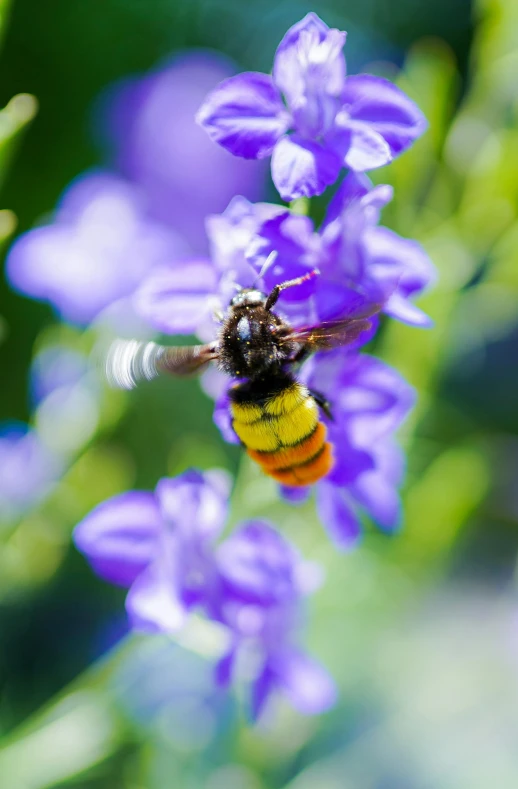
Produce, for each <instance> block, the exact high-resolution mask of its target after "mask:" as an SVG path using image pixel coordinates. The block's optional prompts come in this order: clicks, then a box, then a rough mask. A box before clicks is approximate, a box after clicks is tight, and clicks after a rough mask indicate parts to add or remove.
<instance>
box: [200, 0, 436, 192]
mask: <svg viewBox="0 0 518 789" xmlns="http://www.w3.org/2000/svg"><path fill="white" fill-rule="evenodd" d="M344 44H345V33H343V32H341V31H339V30H333V29H329V28H328V26H327V25H326V24H325V23H324V22H322V20H321V19H320V18H319V17H318V16H317V15H316V14H314V13H310V14H307V16H305V17H304V19H302V20H301V21H300V22H298V23H297V24H296V25H293V27H291V28H290V29H289V30H288V32H287V33H286V35H285V36H284V38H283V39H282V41H281V43H280V44H279V46H278V48H277V52H276V53H275V59H274V64H273V73H272V75H271V76H270V75H269V74H260V73H257V72H247V73H244V74H239V75H237V76H236V77H230V78H229V79H227V80H225V81H224V82H222V83H221V84H220V85H219V86H218V87H217V88H216V90H214V91H213V92H212V93H211V94H210V95H209V97H208V98H207V100H206V101H205V102H204V104H203V105H202V107H201V109H200V110H199V112H198V116H197V118H198V122H199V123H200V124H201V125H202V126H204V128H205V129H206V130H207V132H208V133H209V135H210V136H211V137H212V139H213V140H215V141H216V142H218V143H219V144H220V145H222V146H223V147H224V148H226V149H227V150H228V151H230V152H231V153H233V154H234V155H236V156H242V157H244V158H246V159H263V158H265V157H267V156H271V157H272V178H273V182H274V184H275V186H276V187H277V190H278V192H279V194H280V196H281V197H282V198H283V200H294V199H295V198H297V197H303V196H305V197H313V196H314V195H319V194H321V193H322V192H323V191H324V189H325V188H326V187H327V186H329V185H330V184H333V183H334V182H335V181H336V179H337V178H338V175H339V173H340V170H341V169H342V168H343V167H347V168H349V169H351V170H355V171H358V172H364V171H365V170H372V169H374V168H376V167H381V166H382V165H384V164H388V162H390V161H391V160H392V159H393V158H394V156H397V155H398V154H400V153H401V152H402V151H404V150H406V148H408V146H409V145H410V144H411V143H412V142H413V141H414V140H415V139H417V137H419V136H420V135H421V134H422V133H423V131H424V130H425V128H426V120H425V118H424V116H423V114H422V113H421V112H420V110H419V109H418V108H417V107H416V105H415V104H414V102H413V101H411V100H410V99H409V98H408V97H407V96H406V95H405V94H404V93H403V92H402V91H401V90H399V89H398V88H397V87H396V86H395V85H393V84H392V83H391V82H388V81H387V80H385V79H381V78H380V77H373V76H370V75H369V74H359V75H356V76H353V77H348V76H346V67H345V57H344V54H343V51H342V50H343V46H344ZM283 99H284V101H283Z"/></svg>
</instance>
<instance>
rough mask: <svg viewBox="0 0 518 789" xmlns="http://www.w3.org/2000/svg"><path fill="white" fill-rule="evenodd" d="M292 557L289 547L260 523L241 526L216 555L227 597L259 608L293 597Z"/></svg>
mask: <svg viewBox="0 0 518 789" xmlns="http://www.w3.org/2000/svg"><path fill="white" fill-rule="evenodd" d="M295 557H296V555H295V553H294V550H293V548H292V547H291V545H290V544H289V543H288V542H287V541H286V540H285V539H284V538H283V537H282V536H281V535H280V534H279V533H278V532H277V531H276V530H275V529H274V528H273V527H272V526H270V525H269V524H267V523H265V522H264V521H249V522H248V523H246V524H244V525H243V526H241V527H240V528H239V530H238V531H236V532H234V533H233V534H232V535H231V537H229V538H228V539H227V540H226V541H225V542H224V543H223V544H222V545H220V547H219V549H218V552H217V562H218V567H219V571H220V574H221V577H222V579H223V580H224V582H225V585H226V587H227V591H228V593H230V594H231V595H233V596H236V597H238V598H239V599H240V600H242V601H244V602H247V603H258V604H262V605H268V604H272V603H276V602H279V601H281V600H285V599H290V598H291V597H292V596H293V594H294V591H295V588H294V575H293V571H294V562H295Z"/></svg>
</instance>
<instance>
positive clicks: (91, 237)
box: [6, 172, 186, 324]
mask: <svg viewBox="0 0 518 789" xmlns="http://www.w3.org/2000/svg"><path fill="white" fill-rule="evenodd" d="M144 209H145V205H144V203H143V198H142V195H141V193H140V192H139V190H138V189H137V188H136V187H134V186H132V185H130V184H129V183H127V182H125V181H123V180H122V179H121V178H118V177H116V176H114V175H111V174H109V173H101V172H99V173H93V174H88V175H84V176H81V177H80V178H78V179H77V180H76V181H74V182H73V183H72V185H71V186H70V187H69V188H68V189H67V191H66V192H65V194H64V196H63V198H62V201H61V203H60V205H59V207H58V211H57V214H56V217H55V220H54V222H53V223H52V224H50V225H44V226H43V227H38V228H35V229H34V230H30V231H29V232H28V233H25V234H24V235H22V236H21V237H20V238H18V239H17V240H16V242H15V243H14V245H13V246H12V247H11V250H10V252H9V255H8V258H7V264H6V266H7V276H8V279H9V281H10V283H11V284H12V285H13V286H14V287H15V288H16V289H17V290H19V291H21V292H22V293H25V294H27V295H29V296H32V297H33V298H36V299H42V300H44V301H48V302H49V303H50V304H52V306H53V307H55V308H56V309H57V310H58V312H59V313H60V315H61V316H62V317H63V318H64V319H65V320H68V321H71V322H73V323H79V324H86V323H89V322H90V321H91V320H92V319H93V318H95V317H96V316H97V315H98V314H99V313H100V312H101V311H102V310H103V309H105V308H107V307H109V306H110V305H112V304H113V303H114V302H117V301H118V300H120V299H125V298H126V297H128V296H129V295H130V294H131V293H132V292H133V291H134V290H135V288H136V287H137V286H138V285H139V284H140V282H141V281H142V280H143V278H144V276H145V275H146V274H147V273H148V272H149V271H150V270H151V269H152V268H153V266H155V265H158V264H161V263H164V262H169V261H171V260H174V259H176V258H178V257H182V256H184V255H185V254H186V246H185V244H184V243H183V242H181V240H180V239H179V238H178V237H176V236H175V235H174V234H172V233H171V232H170V231H169V230H167V229H165V228H163V227H161V226H159V225H157V224H156V223H154V222H151V221H149V220H148V219H147V218H146V216H145V213H144Z"/></svg>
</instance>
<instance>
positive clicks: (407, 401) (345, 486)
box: [302, 350, 415, 549]
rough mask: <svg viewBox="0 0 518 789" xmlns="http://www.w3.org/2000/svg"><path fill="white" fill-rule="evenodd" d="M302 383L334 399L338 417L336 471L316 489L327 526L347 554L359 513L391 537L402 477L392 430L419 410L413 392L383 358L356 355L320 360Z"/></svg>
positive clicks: (331, 430) (334, 354) (333, 423)
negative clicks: (414, 410) (411, 411)
mask: <svg viewBox="0 0 518 789" xmlns="http://www.w3.org/2000/svg"><path fill="white" fill-rule="evenodd" d="M302 377H303V379H304V381H305V382H306V383H307V385H308V386H309V387H310V388H312V389H314V390H315V391H318V392H321V393H322V394H323V395H324V396H325V397H326V398H327V399H328V400H329V403H330V408H331V413H332V416H333V419H332V420H329V419H327V417H324V421H325V422H326V424H327V429H328V435H329V440H330V441H332V442H333V446H334V455H335V465H334V467H333V469H332V470H331V472H330V474H329V475H328V476H327V477H326V478H325V479H323V480H321V481H320V482H319V483H318V484H317V486H316V491H317V506H318V511H319V515H320V519H321V521H322V523H323V524H324V525H325V526H326V528H327V530H328V532H329V534H330V536H331V538H332V539H333V540H334V542H335V543H336V544H337V545H338V546H339V547H342V548H345V549H347V548H349V547H351V546H352V545H354V544H355V543H356V541H357V539H358V537H359V535H360V532H361V521H360V515H361V513H362V511H363V512H366V513H367V514H368V515H369V516H370V517H371V518H372V519H373V520H374V521H375V522H376V523H377V524H378V525H379V526H380V527H381V528H382V529H384V530H386V531H393V530H394V529H395V528H397V526H398V525H399V521H400V503H399V496H398V491H397V489H398V486H399V484H400V483H401V477H402V474H403V470H404V456H403V453H402V451H401V449H400V448H399V446H398V445H397V442H396V439H395V431H396V430H397V428H398V427H399V426H400V424H401V423H402V421H403V420H404V419H405V417H406V416H407V414H408V412H409V411H410V409H411V408H412V406H413V404H414V400H415V394H414V390H413V389H412V387H411V386H410V385H409V384H407V383H406V381H404V379H403V378H402V377H401V376H400V375H399V374H398V373H397V372H396V371H395V370H393V369H392V368H391V367H389V366H388V365H386V364H384V363H383V362H381V361H380V360H379V359H375V358H374V357H371V356H367V355H366V354H359V353H356V352H354V351H351V352H349V353H345V352H344V351H343V350H335V351H330V352H328V353H326V354H318V355H316V356H315V357H313V358H312V359H311V360H310V361H309V362H308V363H307V364H306V365H305V368H304V369H303V371H302Z"/></svg>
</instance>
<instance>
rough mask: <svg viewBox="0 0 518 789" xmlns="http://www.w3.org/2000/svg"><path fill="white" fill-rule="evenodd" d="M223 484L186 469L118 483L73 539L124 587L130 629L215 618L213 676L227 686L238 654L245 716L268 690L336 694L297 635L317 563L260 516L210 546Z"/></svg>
mask: <svg viewBox="0 0 518 789" xmlns="http://www.w3.org/2000/svg"><path fill="white" fill-rule="evenodd" d="M229 487H230V481H229V479H228V477H227V475H226V474H225V473H224V472H221V471H211V472H207V473H205V474H201V473H200V472H197V471H188V472H186V473H184V474H182V475H181V476H180V477H177V478H175V479H162V480H160V482H159V483H158V485H157V488H156V491H155V492H154V493H147V492H142V491H132V492H129V493H123V494H121V495H119V496H116V497H114V498H113V499H110V500H109V501H106V502H104V503H103V504H101V505H99V506H98V507H97V508H96V509H95V510H93V512H91V513H90V514H89V515H88V516H87V517H86V518H85V519H84V520H83V521H82V522H81V523H80V524H79V525H78V526H77V527H76V529H75V533H74V539H75V543H76V545H77V547H78V548H79V550H80V551H82V553H84V554H85V556H86V557H87V558H88V560H89V562H90V563H91V565H92V567H93V568H94V570H95V571H96V572H97V573H98V574H99V575H100V576H101V577H102V578H105V579H106V580H108V581H110V582H112V583H116V584H119V585H121V586H125V587H129V592H128V595H127V598H126V609H127V612H128V616H129V618H130V622H131V624H132V626H133V627H134V628H135V629H137V630H143V631H146V632H155V633H156V632H165V633H175V632H177V631H178V630H179V629H180V628H181V627H182V625H183V624H184V622H185V619H186V617H187V616H188V615H189V613H190V612H191V611H192V610H193V609H197V610H201V611H203V612H204V613H205V615H206V616H207V617H208V618H209V619H211V620H212V621H215V622H217V623H219V624H221V625H222V626H223V627H224V628H225V632H226V633H227V636H228V648H227V651H226V653H225V654H224V655H223V656H222V658H221V660H220V661H219V663H218V664H217V665H216V666H215V672H214V676H215V679H216V682H217V684H218V685H219V686H227V685H228V684H229V683H230V682H231V681H232V680H233V679H234V678H235V675H236V673H238V672H237V667H238V664H241V663H243V662H244V661H246V662H247V664H248V668H247V671H246V674H248V672H249V670H252V669H253V674H252V678H251V681H250V685H251V687H250V710H251V715H252V718H253V719H256V718H257V717H258V716H259V715H260V714H261V712H262V710H263V708H264V706H265V704H266V702H267V700H268V698H269V697H270V695H271V694H272V693H273V692H274V691H276V690H281V691H282V692H284V694H285V695H286V696H287V698H288V699H289V700H290V701H291V703H292V704H293V705H294V706H295V707H296V708H297V709H299V710H300V711H301V712H304V713H316V712H321V711H323V710H325V709H327V708H328V707H329V706H330V705H331V704H332V703H333V701H334V698H335V689H334V685H333V682H332V680H331V679H330V678H329V676H328V675H327V673H326V672H325V671H324V669H323V668H322V667H321V666H320V665H319V664H318V663H317V662H315V661H314V660H312V659H311V658H309V657H308V656H307V655H306V654H305V653H304V652H303V651H301V650H300V648H299V647H298V644H297V634H298V630H299V628H300V625H301V624H302V623H301V621H300V616H301V610H300V604H301V601H302V599H303V597H304V596H305V595H307V594H308V593H309V592H310V591H312V589H313V588H314V585H315V579H316V577H317V574H316V572H315V567H314V566H313V565H310V564H309V563H306V562H304V561H303V560H302V559H301V558H300V556H299V555H298V553H297V551H296V550H295V549H294V548H293V547H292V546H291V545H290V544H289V543H288V542H287V541H286V540H285V539H284V538H283V537H282V536H281V535H280V534H279V533H278V532H277V531H276V530H275V529H274V528H273V527H272V526H270V525H269V524H268V523H265V522H263V521H248V522H246V523H243V524H241V525H240V526H238V527H237V528H236V529H235V531H234V532H233V533H232V535H231V536H230V537H227V539H226V540H224V541H223V542H222V543H220V544H219V545H218V546H215V545H214V542H215V540H216V539H217V538H218V536H219V535H220V534H221V531H222V529H223V527H224V524H225V519H226V514H227V503H228V493H229Z"/></svg>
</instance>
